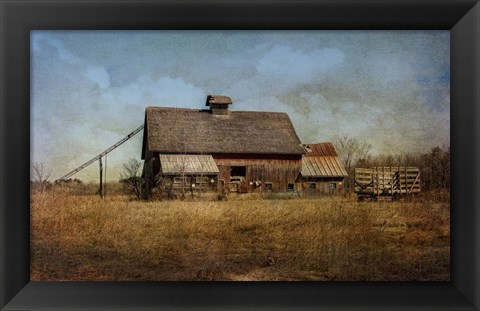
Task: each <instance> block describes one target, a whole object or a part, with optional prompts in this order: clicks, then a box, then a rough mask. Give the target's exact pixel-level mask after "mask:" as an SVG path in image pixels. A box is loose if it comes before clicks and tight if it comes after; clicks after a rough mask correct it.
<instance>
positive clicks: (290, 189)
mask: <svg viewBox="0 0 480 311" xmlns="http://www.w3.org/2000/svg"><path fill="white" fill-rule="evenodd" d="M293 190H295V185H294V184H288V185H287V191H293Z"/></svg>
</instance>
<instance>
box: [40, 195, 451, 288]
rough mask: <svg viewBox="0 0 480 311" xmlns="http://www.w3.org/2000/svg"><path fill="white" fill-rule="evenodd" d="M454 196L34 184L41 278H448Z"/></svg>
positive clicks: (437, 279) (326, 279) (271, 279)
mask: <svg viewBox="0 0 480 311" xmlns="http://www.w3.org/2000/svg"><path fill="white" fill-rule="evenodd" d="M449 206H450V204H449V196H448V194H447V193H435V194H433V193H429V194H425V193H424V194H422V196H419V197H417V198H415V199H414V200H411V201H408V202H362V203H357V202H356V198H355V196H351V197H348V198H346V197H342V196H338V197H324V198H316V199H301V198H297V199H271V198H270V199H258V198H255V197H252V196H239V197H237V198H235V197H233V196H232V197H230V198H229V200H228V201H214V200H206V199H204V200H195V201H152V202H144V201H132V200H130V199H128V198H127V197H125V196H121V195H111V196H107V197H106V198H105V200H102V199H100V198H99V197H97V196H94V195H84V196H80V195H74V194H72V193H71V192H68V191H65V190H64V191H60V190H55V191H47V192H44V193H41V192H32V195H31V279H32V280H231V281H250V280H261V281H273V280H312V281H313V280H315V281H345V280H390V281H397V280H431V281H446V280H449V278H450V230H449V228H450V208H449Z"/></svg>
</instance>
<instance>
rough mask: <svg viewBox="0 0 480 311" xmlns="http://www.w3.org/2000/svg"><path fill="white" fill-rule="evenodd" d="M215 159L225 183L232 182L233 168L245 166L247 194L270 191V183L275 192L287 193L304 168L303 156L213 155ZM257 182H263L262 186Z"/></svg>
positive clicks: (220, 176)
mask: <svg viewBox="0 0 480 311" xmlns="http://www.w3.org/2000/svg"><path fill="white" fill-rule="evenodd" d="M213 158H214V160H215V163H216V164H217V166H218V169H219V171H220V172H219V178H220V179H223V180H225V182H229V181H230V177H231V176H230V170H231V168H232V167H235V166H245V168H246V171H245V173H246V174H245V175H246V176H245V180H246V186H247V192H254V191H264V190H268V187H269V186H267V185H269V183H271V190H272V191H274V192H282V191H287V187H288V184H294V183H295V180H296V179H297V177H298V175H299V173H300V169H301V166H302V162H301V159H302V158H301V156H262V155H259V156H252V155H236V156H235V155H213ZM255 182H261V184H260V186H257V185H256V184H255ZM251 183H252V184H251Z"/></svg>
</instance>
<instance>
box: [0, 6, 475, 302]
mask: <svg viewBox="0 0 480 311" xmlns="http://www.w3.org/2000/svg"><path fill="white" fill-rule="evenodd" d="M0 23H1V52H0V54H1V76H0V77H1V86H0V87H1V89H0V94H1V105H0V118H1V120H0V131H1V132H0V134H1V135H0V151H1V157H0V172H1V173H0V174H1V175H0V178H1V179H0V187H1V188H0V212H1V227H0V228H1V230H0V234H1V236H0V247H1V249H0V273H1V275H0V308H1V309H2V310H40V309H41V310H69V309H76V310H83V309H86V310H89V309H110V310H112V309H113V310H117V309H119V310H120V309H121V310H129V309H132V310H133V309H135V310H145V309H274V310H277V309H338V310H351V309H369V310H371V309H380V310H384V309H388V310H397V309H398V310H403V309H406V310H408V309H412V310H413V309H415V310H479V308H480V298H479V292H480V287H479V284H480V277H479V273H480V270H479V258H480V257H479V250H480V245H479V237H480V234H479V228H480V224H479V192H480V187H479V176H480V174H479V158H480V157H479V150H480V149H479V142H480V139H479V133H480V131H479V124H480V120H479V116H480V115H479V106H480V105H479V99H480V94H479V89H480V81H479V76H480V73H479V72H480V69H479V66H480V61H479V58H480V56H479V55H480V47H479V42H480V4H479V3H478V1H472V0H465V1H464V0H456V1H448V0H431V1H400V0H392V1H371V0H370V1H363V0H356V1H314V0H307V1H305V0H303V1H293V0H284V1H281V0H277V1H275V0H272V1H265V0H263V1H247V0H244V1H236V0H233V1H214V0H210V1H202V0H200V1H182V0H180V1H151V0H147V1H133V0H123V1H122V0H119V1H108V0H104V1H71V0H66V1H56V0H50V1H45V0H38V1H35V0H32V1H24V0H16V1H13V0H0ZM36 29H204V30H208V29H245V30H247V29H382V30H387V29H403V30H409V29H412V30H413V29H422V30H426V29H444V30H450V32H451V64H452V67H451V150H452V151H451V160H452V166H451V174H452V181H451V184H452V188H451V206H452V209H451V273H452V277H451V281H450V282H244V283H238V282H204V283H201V282H32V281H30V280H29V260H30V256H29V187H30V185H29V176H30V152H29V150H30V149H29V148H30V144H29V142H30V114H29V113H30V96H29V91H30V84H29V83H30V82H29V81H30V68H29V61H30V47H29V44H30V43H29V42H30V41H29V33H30V30H36Z"/></svg>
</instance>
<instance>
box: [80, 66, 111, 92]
mask: <svg viewBox="0 0 480 311" xmlns="http://www.w3.org/2000/svg"><path fill="white" fill-rule="evenodd" d="M85 76H86V77H87V78H88V79H90V80H91V81H92V82H93V83H96V84H98V86H100V88H102V89H105V88H108V87H109V86H110V75H109V74H108V72H107V70H105V68H103V67H98V66H89V67H88V68H87V70H86V73H85Z"/></svg>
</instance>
